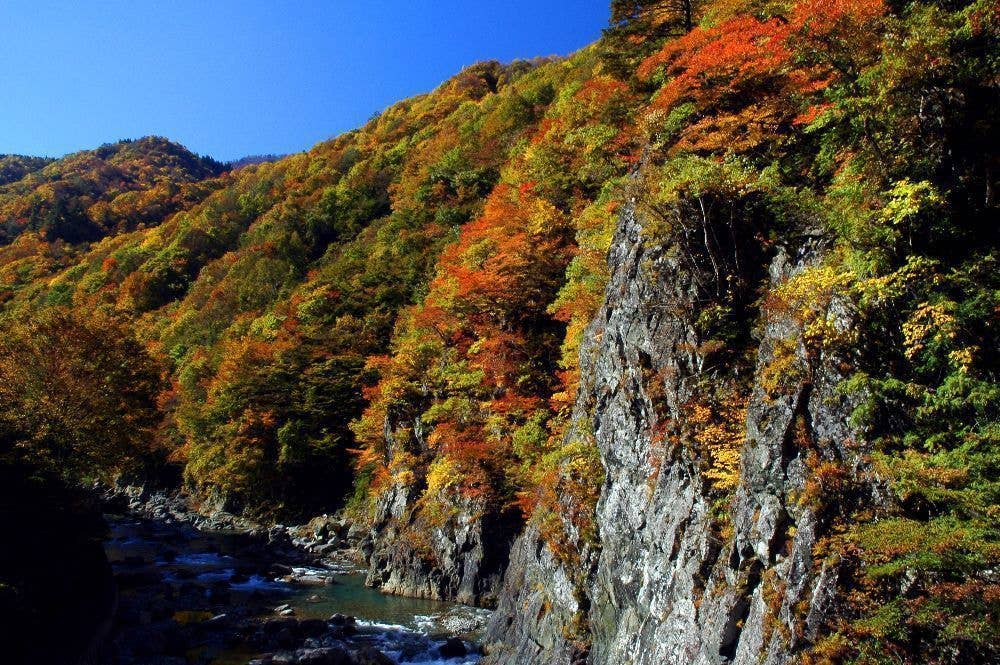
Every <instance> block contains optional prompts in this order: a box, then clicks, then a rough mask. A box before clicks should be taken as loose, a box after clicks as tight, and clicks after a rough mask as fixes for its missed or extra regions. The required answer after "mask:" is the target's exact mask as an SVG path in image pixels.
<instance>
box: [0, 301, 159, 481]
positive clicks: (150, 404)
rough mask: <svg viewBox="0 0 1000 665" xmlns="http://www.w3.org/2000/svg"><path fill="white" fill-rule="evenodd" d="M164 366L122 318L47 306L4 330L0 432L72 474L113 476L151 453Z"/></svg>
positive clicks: (16, 452) (37, 459)
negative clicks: (151, 356)
mask: <svg viewBox="0 0 1000 665" xmlns="http://www.w3.org/2000/svg"><path fill="white" fill-rule="evenodd" d="M161 388H162V383H161V375H160V367H159V366H158V365H157V364H156V363H155V362H154V361H153V360H152V359H151V358H150V356H149V355H148V354H147V353H146V350H145V348H144V347H143V346H142V345H141V344H140V343H139V342H138V341H136V339H135V337H134V336H133V334H132V332H131V330H130V329H129V327H128V326H126V325H124V324H122V323H120V322H118V321H116V320H114V319H111V318H110V317H107V316H104V315H93V314H89V315H82V314H77V313H73V312H70V311H66V310H51V311H46V312H43V313H40V314H37V315H36V316H34V317H33V318H32V319H31V320H28V321H20V322H7V323H5V324H4V326H3V332H2V335H0V405H2V406H0V441H2V446H3V447H2V449H0V450H2V454H3V456H4V457H8V458H11V457H12V458H14V459H16V458H19V457H27V458H30V459H31V460H32V461H33V462H34V463H40V464H42V465H44V466H46V467H48V468H49V469H54V470H57V471H58V472H60V473H66V474H70V475H77V476H90V477H93V476H104V477H108V476H113V475H114V474H116V473H117V472H120V471H124V470H127V469H130V468H136V467H137V466H138V465H140V464H141V463H143V462H144V461H145V460H146V459H147V458H148V457H149V456H150V454H151V450H150V440H151V438H152V431H153V429H154V428H155V426H156V424H157V423H158V421H159V418H160V414H159V411H158V409H157V405H156V398H157V395H158V394H159V392H160V390H161Z"/></svg>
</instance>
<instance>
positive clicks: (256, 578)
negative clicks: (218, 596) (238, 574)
mask: <svg viewBox="0 0 1000 665" xmlns="http://www.w3.org/2000/svg"><path fill="white" fill-rule="evenodd" d="M229 588H230V589H232V590H234V591H281V590H282V589H287V588H288V585H287V584H285V583H284V582H280V581H278V580H271V579H268V578H266V577H264V576H262V575H251V576H250V579H248V580H247V581H245V582H233V583H232V584H230V585H229Z"/></svg>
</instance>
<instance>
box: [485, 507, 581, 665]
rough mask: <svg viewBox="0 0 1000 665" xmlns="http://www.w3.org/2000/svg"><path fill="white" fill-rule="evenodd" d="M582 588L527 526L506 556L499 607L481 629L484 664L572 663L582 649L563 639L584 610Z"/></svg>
mask: <svg viewBox="0 0 1000 665" xmlns="http://www.w3.org/2000/svg"><path fill="white" fill-rule="evenodd" d="M581 586H582V585H581V584H580V583H579V582H577V581H574V579H573V578H572V577H571V574H570V571H567V570H566V569H565V568H564V566H563V565H562V564H561V563H560V562H559V561H558V560H557V559H556V557H555V556H554V555H553V553H552V551H551V550H550V549H549V548H548V546H547V545H546V544H545V543H544V541H543V540H542V538H541V536H540V535H539V533H538V529H537V527H535V526H534V525H528V528H527V529H525V531H524V533H522V534H521V535H520V536H519V537H518V539H517V541H516V542H515V543H514V547H513V549H512V551H511V555H510V565H509V566H508V568H507V573H506V575H504V582H503V588H502V589H501V591H500V601H499V604H498V605H497V608H496V610H495V611H494V612H493V615H492V616H491V617H490V621H489V623H488V624H487V626H486V638H485V640H484V646H485V648H486V650H487V657H486V659H485V661H484V662H486V663H495V664H497V665H499V664H500V663H523V664H524V665H543V664H545V663H574V662H582V661H583V660H584V659H585V658H586V654H587V650H586V645H580V644H577V643H574V642H573V641H572V640H570V639H568V638H567V628H568V627H570V626H572V625H573V624H574V621H576V620H577V619H578V617H579V615H580V612H581V611H582V610H583V607H582V606H581V603H580V602H579V600H578V597H579V596H580V593H581V588H580V587H581Z"/></svg>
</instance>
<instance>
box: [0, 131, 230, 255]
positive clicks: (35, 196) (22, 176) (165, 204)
mask: <svg viewBox="0 0 1000 665" xmlns="http://www.w3.org/2000/svg"><path fill="white" fill-rule="evenodd" d="M223 171H225V167H224V166H223V165H222V164H221V163H219V162H216V161H215V160H213V159H211V158H207V157H199V156H198V155H195V154H194V153H192V152H191V151H189V150H187V149H186V148H184V147H183V146H181V145H179V144H177V143H173V142H171V141H168V140H166V139H164V138H160V137H153V136H150V137H145V138H141V139H137V140H134V141H132V140H126V141H120V142H118V143H112V144H105V145H103V146H101V147H99V148H97V149H95V150H84V151H81V152H76V153H73V154H71V155H67V156H65V157H62V158H60V159H55V160H47V159H42V158H28V157H14V156H10V157H5V158H2V159H0V244H6V243H9V242H11V241H12V240H13V239H14V238H16V237H17V236H18V235H20V234H21V233H24V232H25V231H37V232H39V233H42V234H44V235H45V237H47V238H48V239H50V240H54V239H60V240H64V241H66V242H69V243H76V242H82V241H91V240H96V239H98V238H101V237H104V236H105V235H108V234H109V233H116V232H120V231H123V230H129V229H133V228H136V227H138V226H143V225H144V226H151V225H155V224H158V223H160V222H161V221H162V220H163V219H164V218H165V217H167V216H168V215H170V214H172V213H174V212H177V211H178V210H180V209H182V208H185V207H187V206H189V205H191V204H192V203H194V202H196V201H199V200H201V199H202V198H204V196H205V194H207V193H208V192H209V191H211V187H207V188H206V187H204V186H202V185H200V184H199V183H201V182H202V181H204V180H206V179H209V178H213V177H215V176H217V175H219V174H221V173H222V172H223Z"/></svg>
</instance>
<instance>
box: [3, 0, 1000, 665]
mask: <svg viewBox="0 0 1000 665" xmlns="http://www.w3.org/2000/svg"><path fill="white" fill-rule="evenodd" d="M684 7H686V11H685V12H680V13H678V5H676V4H672V3H666V2H657V1H655V0H651V1H638V2H622V1H618V0H616V1H615V2H613V3H612V7H611V9H612V12H611V22H610V24H609V26H608V27H607V28H606V29H605V30H604V33H603V36H602V37H601V39H600V40H599V41H597V42H596V43H594V44H592V45H591V46H588V47H586V48H584V49H582V50H580V51H579V52H577V53H574V54H572V55H570V56H568V57H565V58H545V59H536V60H531V61H514V62H512V63H509V64H501V63H498V62H484V63H479V64H476V65H473V66H471V67H468V68H466V69H464V70H463V71H461V72H460V73H458V74H457V75H455V76H454V77H453V78H451V79H449V80H447V81H445V82H444V83H442V85H441V86H440V87H438V88H437V89H435V90H434V91H432V92H430V93H427V94H425V95H420V96H417V97H414V98H411V99H407V100H404V101H401V102H399V103H397V104H395V105H393V106H391V107H389V108H387V109H386V110H384V111H383V112H382V113H380V114H378V115H377V116H375V117H373V118H372V119H371V120H370V121H369V122H368V123H366V124H365V125H364V126H362V127H359V128H358V129H356V130H352V131H350V132H347V133H345V134H343V135H341V136H338V137H336V138H333V139H331V140H329V141H326V142H323V143H320V144H318V145H316V146H315V147H313V148H312V149H311V150H309V151H306V152H303V153H298V154H293V155H288V156H283V157H273V158H271V157H268V158H267V159H260V160H255V159H250V160H247V162H246V163H232V164H223V163H220V162H217V161H215V160H213V159H210V158H207V157H199V156H198V155H195V154H193V153H191V152H190V151H188V150H187V149H186V148H184V147H183V146H180V145H179V144H176V143H173V142H171V141H169V140H168V139H165V138H160V137H145V138H142V139H137V140H134V141H123V142H119V143H115V144H107V145H104V146H101V147H100V148H97V149H95V150H90V151H83V152H80V153H74V154H72V155H68V156H66V157H63V158H60V159H55V160H51V159H40V158H26V157H20V156H2V157H0V333H2V334H0V443H2V448H0V469H2V470H6V471H5V472H9V475H10V477H11V478H16V479H18V482H17V483H14V482H12V483H10V484H9V485H10V488H11V490H10V491H9V492H7V493H4V494H2V495H0V499H2V504H0V508H2V510H3V514H5V515H8V516H16V519H14V518H10V519H9V520H8V521H10V522H11V523H13V524H17V525H18V527H17V529H18V530H20V531H28V530H30V527H28V526H25V525H30V524H32V523H37V524H46V525H53V533H56V532H58V533H62V534H63V535H64V537H65V538H66V539H67V541H71V542H77V541H79V543H86V545H79V546H77V545H74V546H73V547H78V549H77V550H75V551H79V552H81V553H83V552H89V554H87V555H83V554H81V561H80V566H81V570H82V569H83V567H84V566H85V565H91V564H92V565H91V568H90V569H91V570H92V571H93V572H91V573H87V572H83V573H80V574H79V577H80V578H81V579H87V580H89V581H90V582H94V584H96V585H97V586H99V587H100V589H101V592H100V593H95V592H93V591H92V590H91V591H88V590H86V589H83V587H81V589H82V590H80V591H74V592H73V595H74V596H76V597H79V598H83V597H86V598H87V599H88V600H94V599H97V600H101V602H100V603H97V600H94V602H95V603H97V604H99V605H101V609H100V610H99V611H98V610H94V609H92V608H91V609H87V608H86V607H83V608H81V609H79V610H77V611H78V612H79V613H80V614H88V613H92V614H94V616H98V615H100V617H103V618H104V620H103V621H94V622H93V623H95V624H97V625H94V626H87V627H83V626H81V627H80V631H79V632H80V633H81V634H82V635H81V636H80V639H79V640H75V641H72V642H73V643H72V644H70V642H71V641H70V640H67V643H66V645H65V646H66V650H67V652H66V653H55V652H53V653H52V654H49V653H42V652H41V651H35V652H33V651H32V645H31V644H28V645H27V646H26V647H23V648H22V649H21V650H20V651H15V655H14V657H15V659H17V658H20V659H21V660H20V661H18V662H21V661H23V662H38V663H49V662H51V663H77V662H79V663H107V665H130V664H135V665H139V664H146V665H182V664H183V663H189V664H192V665H194V664H198V665H210V664H216V665H228V664H229V663H248V662H249V663H254V664H255V665H267V664H271V663H273V664H277V663H314V664H315V665H323V664H324V663H330V664H337V663H344V665H352V664H361V663H372V664H376V665H382V664H383V663H392V662H399V663H424V664H427V663H448V662H453V663H455V664H456V665H458V664H459V663H462V664H464V663H476V662H479V663H483V664H484V665H505V664H511V665H522V664H523V665H549V664H551V665H584V664H591V665H619V664H622V665H625V664H632V665H654V664H661V663H664V664H671V665H672V664H687V663H692V664H696V665H754V664H760V663H764V664H766V665H786V664H789V665H790V664H792V663H802V664H803V665H826V664H834V663H857V664H859V665H860V664H865V665H867V664H879V665H881V664H883V663H885V664H888V663H903V664H905V665H910V664H911V663H912V664H916V663H932V664H934V665H938V664H941V665H943V664H964V663H987V662H996V661H997V659H998V658H1000V652H998V646H997V645H998V644H1000V641H998V640H1000V633H998V629H997V626H998V625H1000V618H998V611H1000V572H998V571H1000V509H998V499H1000V277H998V276H1000V265H998V264H1000V235H998V233H997V228H996V220H997V219H998V218H1000V216H998V213H1000V209H998V208H1000V206H998V203H997V199H996V195H995V190H996V186H997V182H996V181H997V173H1000V162H998V159H1000V158H998V155H1000V131H998V126H1000V125H998V117H997V113H998V109H1000V83H998V82H1000V72H998V63H1000V56H998V53H1000V50H998V48H997V43H998V42H997V40H998V32H1000V19H998V16H1000V14H998V12H997V4H996V2H995V0H977V1H976V2H955V3H937V2H923V1H918V2H912V3H906V4H904V3H895V2H881V1H877V0H801V1H798V2H785V3H778V4H777V5H773V4H771V5H768V4H766V3H764V4H762V3H752V2H751V3H745V2H737V3H730V2H714V1H710V0H706V1H705V2H701V3H685V4H684ZM22 484H23V487H22ZM64 493H65V495H66V497H69V498H65V499H63V498H60V497H62V496H63V495H64ZM8 494H9V496H8ZM34 497H42V498H34ZM46 497H47V498H46ZM59 502H64V503H66V505H72V506H74V509H75V510H79V511H80V512H79V515H80V516H81V517H79V518H78V519H75V520H69V521H67V522H63V521H60V520H59V519H57V518H56V517H55V515H57V514H58V512H59V510H58V507H56V508H53V507H52V505H50V504H53V505H55V504H59ZM102 513H103V514H104V518H103V520H104V522H103V523H102V517H101V514H102ZM59 525H62V526H59ZM289 525H296V526H289ZM77 530H79V533H77ZM50 535H51V534H50ZM42 536H45V533H43V534H42V535H40V536H39V538H38V539H36V540H26V541H25V542H26V544H25V550H24V551H23V552H21V551H19V552H17V553H16V554H17V556H14V555H13V554H10V555H9V556H8V555H5V557H4V563H3V565H2V566H0V610H2V611H3V612H2V615H0V618H4V621H6V622H7V623H6V625H9V626H22V625H28V623H31V622H30V621H28V619H30V618H31V617H43V618H44V621H46V622H49V623H46V624H45V625H53V624H52V623H51V622H57V621H65V618H58V616H57V614H51V610H52V608H53V607H55V606H56V605H58V603H59V601H58V599H57V598H56V597H57V596H58V592H57V591H54V590H53V588H54V586H58V585H56V584H54V583H53V584H49V583H48V582H46V583H44V584H42V583H38V582H37V580H38V579H48V578H46V575H47V573H46V571H47V570H48V566H49V563H48V561H49V559H48V558H45V559H44V562H43V559H41V558H39V559H38V561H37V562H36V563H33V559H34V558H35V557H34V556H33V554H32V551H31V548H36V549H37V550H38V551H45V552H47V553H48V554H49V555H51V554H52V553H53V552H54V551H56V550H58V548H59V546H58V544H57V543H58V542H59V538H58V537H57V536H53V537H52V538H48V536H45V537H44V538H43V537H42ZM101 542H103V544H104V549H105V551H106V552H107V553H108V554H109V555H110V560H111V562H110V564H109V562H108V561H107V560H106V559H105V558H103V557H101V556H100V553H99V552H98V549H99V548H98V547H97V544H98V543H101ZM91 555H93V556H91ZM24 571H27V572H24ZM109 571H111V572H109ZM22 573H23V574H22ZM111 573H113V577H114V578H115V580H116V581H112V580H111V579H110V578H108V579H105V578H106V577H107V576H109V575H111ZM68 574H76V573H75V572H74V571H68ZM50 581H51V580H50ZM67 584H69V583H67ZM67 588H75V587H72V586H67ZM111 598H115V599H116V600H115V601H114V602H113V603H112V602H110V601H109V602H108V603H104V602H103V601H104V600H109V599H111ZM54 599H55V600H54ZM46 612H50V614H51V616H50V614H47V613H46ZM283 612H284V614H283ZM59 616H61V615H59ZM11 617H17V622H15V621H14V620H13V619H12V618H11ZM45 617H48V618H45ZM220 617H222V618H220ZM32 621H34V619H32ZM24 630H27V629H26V628H25V629H24ZM154 634H163V635H169V636H171V637H170V639H171V640H173V642H171V643H170V644H169V645H166V644H161V643H160V642H159V641H158V640H159V639H160V638H158V637H157V638H154V637H151V636H153V635H154ZM35 639H36V642H37V638H35ZM150 645H152V646H150ZM144 648H145V649H146V651H143V649H144ZM70 652H72V653H70ZM32 657H34V658H35V660H34V661H33V660H32Z"/></svg>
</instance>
